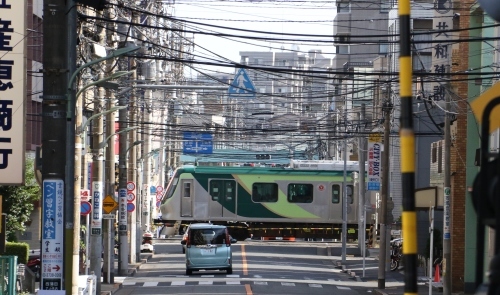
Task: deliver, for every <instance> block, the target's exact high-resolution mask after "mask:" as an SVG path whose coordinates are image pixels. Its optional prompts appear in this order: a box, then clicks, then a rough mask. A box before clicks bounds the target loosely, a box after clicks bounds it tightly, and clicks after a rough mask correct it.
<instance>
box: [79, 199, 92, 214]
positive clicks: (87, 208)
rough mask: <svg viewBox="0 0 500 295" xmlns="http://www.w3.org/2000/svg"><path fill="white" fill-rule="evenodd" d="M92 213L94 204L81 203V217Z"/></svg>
mask: <svg viewBox="0 0 500 295" xmlns="http://www.w3.org/2000/svg"><path fill="white" fill-rule="evenodd" d="M90 211H92V204H90V203H89V202H87V201H83V202H81V203H80V215H84V216H85V215H88V214H89V213H90Z"/></svg>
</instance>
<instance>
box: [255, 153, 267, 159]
mask: <svg viewBox="0 0 500 295" xmlns="http://www.w3.org/2000/svg"><path fill="white" fill-rule="evenodd" d="M255 158H256V159H257V160H270V159H271V155H267V154H265V155H264V154H259V155H255Z"/></svg>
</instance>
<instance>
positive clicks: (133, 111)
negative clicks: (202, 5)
mask: <svg viewBox="0 0 500 295" xmlns="http://www.w3.org/2000/svg"><path fill="white" fill-rule="evenodd" d="M132 22H133V23H137V18H136V17H135V16H134V18H133V20H132ZM136 67H137V63H136V60H135V58H131V59H130V69H131V70H133V73H132V81H136V80H137V71H136V70H135V69H136ZM134 86H135V82H132V90H131V96H130V102H129V106H130V109H129V113H130V122H131V123H132V124H137V96H136V88H135V87H134ZM135 141H136V130H132V131H131V132H130V137H129V146H130V151H129V153H128V169H127V173H128V177H127V178H128V180H129V181H134V182H135V181H136V179H137V177H136V173H137V170H136V169H137V167H136V162H137V153H136V147H135V146H134V142H135ZM137 191H138V188H137V183H136V185H135V189H134V190H132V191H131V192H132V193H133V194H134V195H136V196H137ZM132 204H134V206H135V210H137V197H136V198H135V200H134V201H133V202H132ZM128 220H129V221H128V224H129V226H130V237H129V238H130V240H129V244H128V245H130V250H129V263H136V262H137V257H136V248H137V247H136V235H137V224H136V222H137V216H136V212H131V213H130V214H128Z"/></svg>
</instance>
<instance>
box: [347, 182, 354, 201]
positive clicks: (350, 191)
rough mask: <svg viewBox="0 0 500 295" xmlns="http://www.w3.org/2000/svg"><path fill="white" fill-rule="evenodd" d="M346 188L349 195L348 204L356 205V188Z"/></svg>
mask: <svg viewBox="0 0 500 295" xmlns="http://www.w3.org/2000/svg"><path fill="white" fill-rule="evenodd" d="M345 187H346V189H347V192H346V193H347V202H348V203H349V204H352V203H354V195H353V192H354V186H352V185H346V186H345Z"/></svg>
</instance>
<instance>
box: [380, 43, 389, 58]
mask: <svg viewBox="0 0 500 295" xmlns="http://www.w3.org/2000/svg"><path fill="white" fill-rule="evenodd" d="M378 42H379V43H378V44H379V45H378V53H379V54H380V55H387V54H388V53H389V44H388V43H387V41H385V40H379V41H378Z"/></svg>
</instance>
